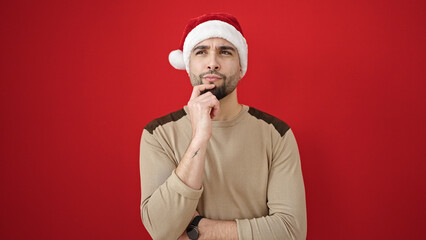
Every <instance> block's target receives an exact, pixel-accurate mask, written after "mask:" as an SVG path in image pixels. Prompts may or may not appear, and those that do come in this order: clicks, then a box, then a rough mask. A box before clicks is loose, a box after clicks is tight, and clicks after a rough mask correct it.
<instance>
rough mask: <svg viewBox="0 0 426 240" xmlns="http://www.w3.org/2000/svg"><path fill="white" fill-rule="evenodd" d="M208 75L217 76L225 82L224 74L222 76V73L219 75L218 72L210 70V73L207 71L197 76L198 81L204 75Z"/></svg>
mask: <svg viewBox="0 0 426 240" xmlns="http://www.w3.org/2000/svg"><path fill="white" fill-rule="evenodd" d="M208 74H214V75H217V76H219V77H221V78H222V79H223V80H226V76H225V75H224V74H222V73H220V72H218V71H216V70H210V71H208V72H205V73H201V74H200V75H199V77H200V79H202V78H203V77H204V76H206V75H208Z"/></svg>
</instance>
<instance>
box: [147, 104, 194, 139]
mask: <svg viewBox="0 0 426 240" xmlns="http://www.w3.org/2000/svg"><path fill="white" fill-rule="evenodd" d="M185 115H186V112H185V110H183V108H182V109H180V110H177V111H175V112H172V113H170V114H167V115H166V116H163V117H160V118H157V119H154V120H152V121H151V122H149V123H148V124H147V125H146V126H145V129H146V130H147V131H148V132H149V133H151V134H152V133H153V132H154V130H155V129H156V128H157V127H158V126H161V125H164V124H166V123H168V122H176V121H177V120H179V119H181V118H182V117H183V116H185Z"/></svg>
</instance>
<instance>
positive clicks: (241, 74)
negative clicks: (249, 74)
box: [240, 68, 243, 79]
mask: <svg viewBox="0 0 426 240" xmlns="http://www.w3.org/2000/svg"><path fill="white" fill-rule="evenodd" d="M241 78H243V70H242V69H241V68H240V79H241Z"/></svg>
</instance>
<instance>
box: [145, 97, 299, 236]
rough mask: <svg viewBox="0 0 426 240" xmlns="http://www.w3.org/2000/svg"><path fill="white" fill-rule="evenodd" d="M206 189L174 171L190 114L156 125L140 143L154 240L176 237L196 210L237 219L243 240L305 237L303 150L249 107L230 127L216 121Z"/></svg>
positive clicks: (285, 129)
mask: <svg viewBox="0 0 426 240" xmlns="http://www.w3.org/2000/svg"><path fill="white" fill-rule="evenodd" d="M212 125H213V134H212V137H211V139H210V142H209V144H208V147H207V152H206V164H205V171H204V178H203V187H202V189H201V190H194V189H191V188H190V187H188V186H187V185H185V184H184V183H183V182H182V181H181V180H180V179H179V178H178V177H177V175H176V174H175V172H174V170H175V169H176V167H177V165H178V164H179V161H180V159H182V157H183V155H184V154H185V151H186V149H187V147H188V145H189V143H190V141H191V136H192V132H191V131H192V130H191V122H190V119H189V116H188V109H187V106H185V107H184V108H183V109H181V110H179V111H176V112H173V113H171V114H169V115H166V116H164V117H162V118H158V119H155V120H153V121H152V122H150V123H149V124H148V125H147V126H146V127H145V129H144V130H143V133H142V139H141V144H140V174H141V188H142V198H141V216H142V221H143V223H144V225H145V227H146V229H147V230H148V232H149V233H150V234H151V236H152V237H153V238H154V239H177V238H178V237H179V236H180V235H181V234H182V233H183V232H184V230H185V229H186V227H187V226H188V224H189V222H190V220H191V218H192V216H193V214H194V212H195V210H197V211H198V212H199V213H200V215H202V216H205V217H207V218H210V219H215V220H236V222H237V228H238V236H239V239H241V240H245V239H268V240H270V239H306V231H307V223H306V204H305V188H304V184H303V177H302V170H301V165H300V158H299V151H298V148H297V143H296V140H295V137H294V135H293V132H292V130H291V129H290V128H289V126H288V125H287V124H286V123H284V122H283V121H281V120H279V119H277V118H275V117H273V116H271V115H269V114H266V113H264V112H261V111H259V110H256V109H254V108H251V107H248V106H246V105H243V110H242V111H241V112H240V113H239V114H238V115H237V116H236V117H235V118H233V119H231V120H229V121H213V123H212Z"/></svg>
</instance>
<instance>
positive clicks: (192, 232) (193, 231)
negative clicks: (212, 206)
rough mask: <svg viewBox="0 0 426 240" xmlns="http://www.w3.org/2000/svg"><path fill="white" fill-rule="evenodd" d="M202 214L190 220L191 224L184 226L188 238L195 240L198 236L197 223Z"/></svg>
mask: <svg viewBox="0 0 426 240" xmlns="http://www.w3.org/2000/svg"><path fill="white" fill-rule="evenodd" d="M202 218H204V217H203V216H196V217H195V218H194V220H192V222H191V224H189V226H188V227H187V228H186V235H188V237H189V239H191V240H197V239H198V238H199V237H200V233H199V232H198V223H199V222H200V221H201V219H202Z"/></svg>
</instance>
